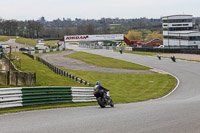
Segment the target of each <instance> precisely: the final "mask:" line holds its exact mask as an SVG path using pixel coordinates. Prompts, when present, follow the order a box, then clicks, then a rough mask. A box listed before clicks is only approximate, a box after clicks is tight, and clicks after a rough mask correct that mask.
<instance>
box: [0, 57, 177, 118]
mask: <svg viewBox="0 0 200 133" xmlns="http://www.w3.org/2000/svg"><path fill="white" fill-rule="evenodd" d="M15 55H17V56H18V57H20V58H21V59H22V69H23V71H27V72H36V75H37V84H38V85H42V86H54V85H56V86H80V84H78V83H76V82H75V81H72V80H70V79H67V78H65V77H62V76H58V75H56V74H54V73H53V72H52V71H51V70H50V69H49V68H48V67H46V66H45V65H43V64H42V63H39V62H37V61H35V60H32V59H30V58H29V57H27V56H26V55H23V54H22V53H15ZM94 58H97V57H96V56H94ZM99 58H101V57H99ZM104 60H106V59H104ZM109 60H110V59H109ZM121 63H122V64H124V62H121ZM66 71H68V72H70V73H71V74H73V75H75V76H78V77H81V78H83V79H85V80H87V81H88V82H90V83H93V84H95V83H96V81H101V83H102V85H103V86H104V87H106V88H108V89H109V90H110V94H111V96H112V99H113V101H114V103H130V102H138V101H144V100H149V99H155V98H158V97H162V96H164V95H166V94H168V93H169V92H170V91H171V90H172V89H173V88H174V87H175V85H176V79H175V78H173V77H172V76H170V75H163V74H117V73H100V72H89V71H75V70H68V69H66ZM88 105H97V103H96V102H95V103H64V104H50V105H41V106H27V107H18V108H8V109H1V110H0V114H1V113H8V112H19V111H28V110H38V109H49V108H63V107H76V106H88Z"/></svg>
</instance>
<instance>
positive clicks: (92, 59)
mask: <svg viewBox="0 0 200 133" xmlns="http://www.w3.org/2000/svg"><path fill="white" fill-rule="evenodd" d="M65 57H69V58H73V59H78V60H81V61H84V62H86V63H89V64H93V65H96V66H102V67H109V68H124V69H132V70H148V69H150V68H149V67H145V66H142V65H138V64H135V63H131V62H127V61H122V60H118V59H113V58H109V57H104V56H100V55H96V54H90V53H85V52H76V53H73V54H69V55H66V56H65Z"/></svg>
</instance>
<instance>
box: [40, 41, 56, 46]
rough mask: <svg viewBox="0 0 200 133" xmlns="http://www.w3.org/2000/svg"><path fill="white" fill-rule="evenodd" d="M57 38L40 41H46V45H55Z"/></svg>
mask: <svg viewBox="0 0 200 133" xmlns="http://www.w3.org/2000/svg"><path fill="white" fill-rule="evenodd" d="M58 41H59V40H52V41H42V42H44V43H46V44H47V45H50V46H56V45H55V44H56V43H57V42H58Z"/></svg>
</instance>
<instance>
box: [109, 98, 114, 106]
mask: <svg viewBox="0 0 200 133" xmlns="http://www.w3.org/2000/svg"><path fill="white" fill-rule="evenodd" d="M110 106H111V107H114V103H113V101H112V99H111V101H110Z"/></svg>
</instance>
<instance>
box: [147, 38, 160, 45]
mask: <svg viewBox="0 0 200 133" xmlns="http://www.w3.org/2000/svg"><path fill="white" fill-rule="evenodd" d="M154 40H160V41H163V40H162V39H160V38H151V39H149V40H147V41H145V42H144V44H147V43H150V42H152V41H154Z"/></svg>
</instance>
